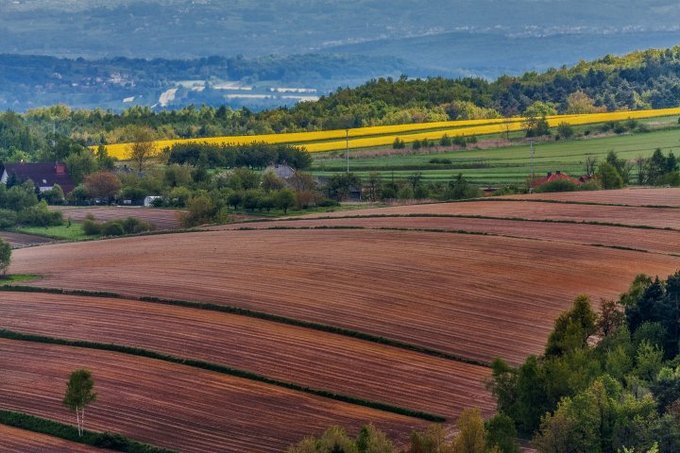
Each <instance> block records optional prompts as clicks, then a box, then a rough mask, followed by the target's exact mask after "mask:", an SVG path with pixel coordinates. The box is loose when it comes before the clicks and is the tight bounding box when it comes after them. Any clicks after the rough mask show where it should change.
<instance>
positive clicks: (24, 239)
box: [0, 231, 54, 248]
mask: <svg viewBox="0 0 680 453" xmlns="http://www.w3.org/2000/svg"><path fill="white" fill-rule="evenodd" d="M0 239H2V240H3V241H5V242H7V243H9V244H10V245H11V246H12V248H19V247H27V246H29V245H40V244H47V243H49V242H54V239H50V238H46V237H42V236H35V235H33V234H23V233H14V232H12V231H0Z"/></svg>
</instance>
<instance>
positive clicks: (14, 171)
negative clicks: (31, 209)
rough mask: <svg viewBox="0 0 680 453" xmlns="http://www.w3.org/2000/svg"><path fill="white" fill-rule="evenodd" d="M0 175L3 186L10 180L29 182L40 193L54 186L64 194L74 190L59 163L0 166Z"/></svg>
mask: <svg viewBox="0 0 680 453" xmlns="http://www.w3.org/2000/svg"><path fill="white" fill-rule="evenodd" d="M0 175H2V176H0V183H2V184H5V185H6V184H7V183H8V182H9V181H12V180H14V181H16V182H18V183H21V182H23V181H28V180H31V181H33V184H35V186H36V187H37V188H38V190H39V191H40V193H42V192H45V191H48V190H51V189H52V188H53V187H54V186H55V185H56V184H58V185H59V186H60V187H61V189H62V190H63V191H64V194H67V193H69V192H71V191H72V190H73V189H74V188H75V184H74V183H73V180H72V179H71V177H70V176H69V174H68V171H67V169H66V165H65V164H63V163H59V162H57V163H55V164H51V163H24V162H21V163H18V164H4V165H3V164H0Z"/></svg>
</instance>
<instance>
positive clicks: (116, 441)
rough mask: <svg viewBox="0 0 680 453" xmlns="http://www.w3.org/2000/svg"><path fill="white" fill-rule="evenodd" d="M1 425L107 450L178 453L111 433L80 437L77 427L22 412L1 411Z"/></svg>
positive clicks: (87, 432)
mask: <svg viewBox="0 0 680 453" xmlns="http://www.w3.org/2000/svg"><path fill="white" fill-rule="evenodd" d="M0 424H3V425H7V426H12V427H14V428H19V429H23V430H26V431H31V432H34V433H40V434H47V435H50V436H53V437H58V438H60V439H64V440H68V441H71V442H75V443H79V444H85V445H91V446H93V447H97V448H104V449H106V450H113V451H123V452H128V453H176V452H175V450H169V449H167V448H159V447H155V446H153V445H150V444H146V443H142V442H137V441H136V440H132V439H130V438H128V437H125V436H122V435H120V434H113V433H109V432H105V433H101V432H96V431H88V430H84V431H83V435H82V436H79V435H78V429H77V428H76V427H75V426H72V425H68V424H65V423H60V422H57V421H54V420H50V419H47V418H42V417H36V416H35V415H28V414H24V413H22V412H13V411H0Z"/></svg>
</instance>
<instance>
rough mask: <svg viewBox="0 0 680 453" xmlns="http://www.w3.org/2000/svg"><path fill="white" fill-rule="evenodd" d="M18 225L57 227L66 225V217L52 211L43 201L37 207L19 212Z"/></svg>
mask: <svg viewBox="0 0 680 453" xmlns="http://www.w3.org/2000/svg"><path fill="white" fill-rule="evenodd" d="M17 223H18V224H20V225H25V226H42V227H48V226H57V225H62V224H63V223H64V216H63V214H62V213H61V212H59V211H50V210H49V209H48V208H47V203H45V202H44V201H41V202H40V203H38V204H37V205H35V206H31V207H30V208H26V209H24V210H22V211H19V214H18V215H17Z"/></svg>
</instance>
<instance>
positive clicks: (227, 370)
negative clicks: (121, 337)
mask: <svg viewBox="0 0 680 453" xmlns="http://www.w3.org/2000/svg"><path fill="white" fill-rule="evenodd" d="M0 338H3V339H6V340H14V341H29V342H33V343H43V344H54V345H58V346H68V347H73V348H84V349H95V350H100V351H108V352H115V353H119V354H127V355H133V356H137V357H144V358H147V359H152V360H160V361H163V362H168V363H173V364H177V365H184V366H189V367H192V368H199V369H202V370H206V371H212V372H215V373H220V374H224V375H227V376H233V377H237V378H241V379H247V380H250V381H254V382H259V383H262V384H267V385H271V386H275V387H281V388H285V389H288V390H293V391H295V392H300V393H307V394H310V395H314V396H319V397H322V398H328V399H332V400H335V401H340V402H342V403H348V404H352V405H355V406H362V407H368V408H370V409H376V410H380V411H382V412H390V413H393V414H397V415H404V416H407V417H412V418H418V419H421V420H427V421H431V422H436V423H441V422H445V421H446V418H445V417H443V416H441V415H437V414H431V413H429V412H424V411H417V410H413V409H408V408H404V407H399V406H395V405H392V404H388V403H383V402H379V401H371V400H365V399H362V398H357V397H354V396H350V395H345V394H342V393H336V392H333V391H330V390H323V389H318V388H314V387H308V386H305V385H301V384H296V383H294V382H288V381H284V380H280V379H274V378H270V377H267V376H264V375H261V374H258V373H254V372H252V371H246V370H242V369H239V368H233V367H229V366H225V365H220V364H217V363H213V362H207V361H204V360H198V359H189V358H181V357H177V356H174V355H171V354H165V353H162V352H157V351H152V350H150V349H144V348H138V347H133V346H125V345H120V344H116V343H99V342H95V341H88V340H69V339H65V338H58V337H52V336H47V335H37V334H30V333H22V332H17V331H13V330H8V329H0Z"/></svg>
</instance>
